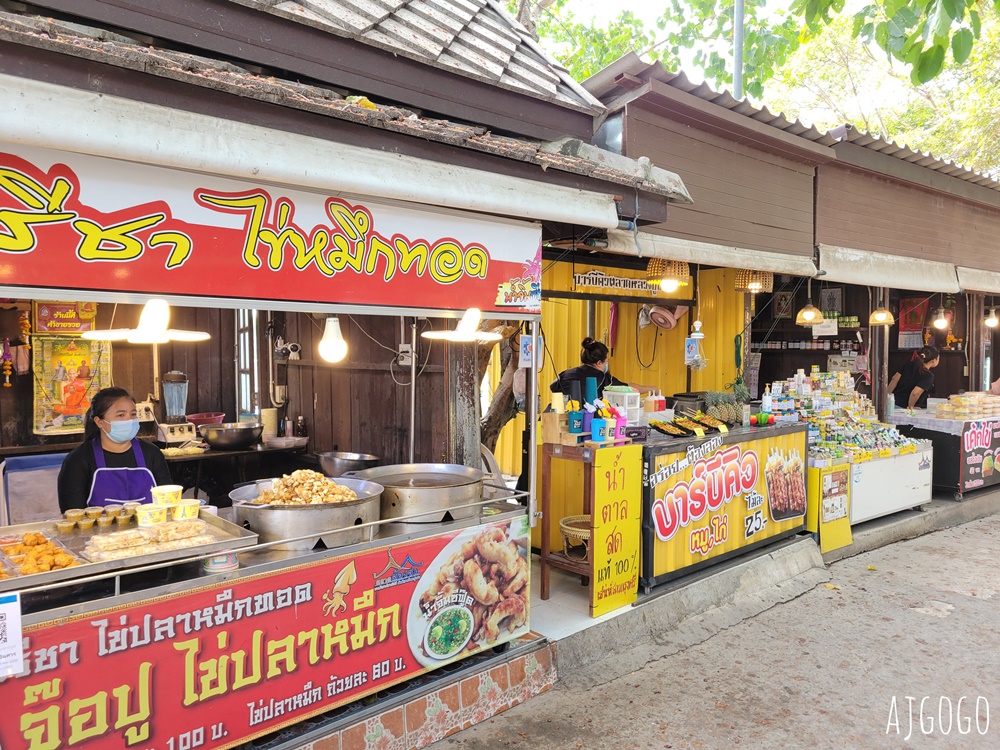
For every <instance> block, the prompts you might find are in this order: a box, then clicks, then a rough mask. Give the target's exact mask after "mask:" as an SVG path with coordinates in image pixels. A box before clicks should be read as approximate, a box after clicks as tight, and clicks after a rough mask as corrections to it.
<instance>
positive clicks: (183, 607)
mask: <svg viewBox="0 0 1000 750" xmlns="http://www.w3.org/2000/svg"><path fill="white" fill-rule="evenodd" d="M527 543H528V541H527V518H526V517H523V516H522V517H519V518H516V519H514V520H512V521H509V522H502V523H494V524H487V525H483V526H476V527H473V528H469V529H464V530H461V531H452V532H449V533H446V534H442V535H439V536H434V537H430V538H425V539H419V540H415V541H411V542H405V543H403V544H399V545H395V546H392V547H382V548H378V549H373V550H369V551H366V552H364V553H361V554H357V555H345V556H343V557H337V558H331V559H328V560H324V561H322V562H318V563H313V564H309V565H302V566H298V567H294V568H286V569H283V570H281V571H279V572H275V573H268V574H261V575H257V576H252V577H247V578H240V579H237V580H235V581H231V582H226V583H222V584H216V585H211V586H206V587H204V588H200V589H196V590H193V591H188V592H184V593H180V594H176V595H173V596H164V597H160V598H156V599H151V600H149V601H145V602H141V603H138V604H133V605H127V606H121V607H115V608H112V609H107V610H103V611H100V612H96V613H91V614H86V615H81V616H77V617H72V618H69V619H66V620H62V621H58V622H50V623H44V624H41V625H35V626H29V627H26V628H25V631H24V644H25V646H24V657H25V671H24V673H23V674H21V675H19V676H17V677H12V678H9V679H7V680H5V681H3V682H0V705H2V706H3V707H4V710H5V711H6V716H7V718H5V719H4V720H3V721H0V747H3V748H5V749H6V748H26V749H27V750H43V749H44V750H58V748H67V747H80V748H86V749H87V750H90V749H91V748H116V749H120V748H142V749H143V750H152V749H153V748H157V749H159V750H189V749H191V750H193V749H194V748H228V747H233V746H234V745H238V744H240V743H242V742H246V741H248V740H251V739H254V738H256V737H259V736H262V735H265V734H269V733H271V732H274V731H276V730H278V729H281V728H283V727H285V726H288V725H290V724H294V723H296V722H298V721H301V720H302V719H305V718H307V717H310V716H314V715H316V714H319V713H322V712H324V711H328V710H330V709H331V708H334V707H336V706H338V705H341V704H344V703H347V702H350V701H354V700H357V699H358V698H361V697H363V696H365V695H368V694H370V693H373V692H375V691H377V690H381V689H384V688H386V687H389V686H391V685H393V684H395V683H398V682H400V681H403V680H407V679H410V678H412V677H414V676H415V675H418V674H421V673H423V672H426V671H428V670H430V669H433V668H435V667H437V666H441V665H443V664H446V663H448V662H450V661H455V660H457V659H461V658H464V657H466V656H469V655H470V654H473V653H476V652H477V651H480V650H482V649H484V648H490V647H492V646H495V645H498V644H500V643H502V642H504V641H507V640H509V639H511V638H516V637H519V636H521V635H523V634H525V633H526V632H527V630H528V564H527V559H526V548H527Z"/></svg>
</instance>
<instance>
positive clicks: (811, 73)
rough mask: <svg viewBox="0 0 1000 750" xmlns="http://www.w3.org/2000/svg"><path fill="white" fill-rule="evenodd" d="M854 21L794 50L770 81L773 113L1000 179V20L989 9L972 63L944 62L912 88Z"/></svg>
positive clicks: (835, 24) (834, 25)
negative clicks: (864, 135)
mask: <svg viewBox="0 0 1000 750" xmlns="http://www.w3.org/2000/svg"><path fill="white" fill-rule="evenodd" d="M852 34H853V29H852V19H849V18H840V19H834V20H833V21H832V22H831V24H830V26H829V28H827V29H825V30H824V31H823V33H822V34H820V35H819V36H818V37H816V38H815V39H813V40H812V41H810V43H809V44H808V45H803V46H802V47H800V48H799V49H798V50H797V51H796V52H795V53H794V54H792V55H791V56H790V57H789V58H788V60H787V62H786V64H785V65H784V66H783V67H782V69H781V70H780V71H779V72H778V74H777V75H776V76H775V78H774V80H773V81H772V82H771V83H770V84H769V85H768V89H767V91H766V92H765V95H764V102H765V104H767V106H768V107H769V108H770V109H772V110H775V111H780V112H784V113H785V114H786V115H787V116H789V117H792V118H800V119H803V120H805V121H806V122H809V123H811V124H814V125H816V127H818V128H819V129H820V130H828V129H830V128H832V127H834V126H836V125H840V124H843V123H851V124H852V125H854V126H855V127H857V128H858V129H860V130H864V131H866V132H869V133H872V134H875V135H879V136H882V137H883V138H887V139H890V140H894V141H897V142H900V143H904V144H906V145H907V146H909V147H910V148H913V149H916V150H920V151H925V152H930V153H933V154H935V155H936V156H939V157H942V158H946V159H950V160H953V161H956V162H958V163H960V164H962V165H963V166H966V167H970V168H972V169H976V170H977V171H981V172H985V173H987V174H990V175H992V176H994V177H998V176H1000V20H998V16H997V14H996V13H995V12H994V11H992V10H988V11H987V12H986V13H985V15H984V17H983V19H982V27H981V35H980V39H979V41H978V42H977V44H976V45H975V47H974V48H973V50H972V52H971V54H970V56H969V58H968V60H966V62H965V63H964V64H958V63H956V62H954V60H952V61H950V62H947V63H946V64H945V65H944V67H943V69H942V71H941V72H940V73H939V75H938V76H937V77H935V78H934V79H933V80H931V81H929V82H927V83H925V84H922V85H919V86H918V85H914V84H913V82H912V80H911V77H910V75H909V74H907V73H905V72H904V71H903V70H902V68H903V66H901V65H899V64H898V63H895V64H894V61H893V60H892V59H891V58H886V56H885V55H883V54H882V53H881V52H880V51H879V50H878V49H877V48H875V45H874V43H873V44H868V45H865V44H862V43H860V42H859V40H858V39H855V38H854V37H853V35H852Z"/></svg>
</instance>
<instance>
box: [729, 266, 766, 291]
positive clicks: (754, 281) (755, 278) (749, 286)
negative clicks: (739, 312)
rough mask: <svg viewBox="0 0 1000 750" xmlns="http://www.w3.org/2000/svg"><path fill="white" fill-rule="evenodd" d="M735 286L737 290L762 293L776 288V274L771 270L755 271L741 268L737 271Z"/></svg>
mask: <svg viewBox="0 0 1000 750" xmlns="http://www.w3.org/2000/svg"><path fill="white" fill-rule="evenodd" d="M733 288H734V289H735V290H736V291H737V292H744V293H748V294H760V293H761V292H770V291H771V290H772V289H774V274H773V273H771V272H770V271H753V270H750V269H740V270H738V271H737V272H736V281H735V282H734V283H733Z"/></svg>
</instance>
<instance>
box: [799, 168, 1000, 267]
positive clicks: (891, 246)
mask: <svg viewBox="0 0 1000 750" xmlns="http://www.w3.org/2000/svg"><path fill="white" fill-rule="evenodd" d="M816 185H817V193H816V242H817V244H824V245H836V246H839V247H850V248H855V249H858V250H870V251H872V252H878V253H886V254H889V255H897V256H903V257H908V258H921V259H923V260H936V261H946V262H948V263H954V264H956V265H963V266H970V267H972V268H983V269H988V270H991V271H1000V240H998V239H997V238H998V236H1000V210H996V209H991V208H987V207H985V206H980V205H977V204H974V203H969V202H964V201H961V200H959V199H958V198H955V197H953V196H944V195H941V194H939V193H935V192H932V191H930V190H925V189H922V188H918V187H915V186H913V185H908V184H906V183H902V182H898V181H895V180H890V179H887V178H885V177H880V176H878V175H875V174H872V173H870V172H864V171H861V170H859V169H854V168H850V167H846V166H843V165H840V164H836V163H833V162H831V163H829V164H823V165H821V166H820V167H819V169H818V170H817V177H816ZM891 282H892V280H891V279H875V280H873V283H884V284H886V285H888V286H891Z"/></svg>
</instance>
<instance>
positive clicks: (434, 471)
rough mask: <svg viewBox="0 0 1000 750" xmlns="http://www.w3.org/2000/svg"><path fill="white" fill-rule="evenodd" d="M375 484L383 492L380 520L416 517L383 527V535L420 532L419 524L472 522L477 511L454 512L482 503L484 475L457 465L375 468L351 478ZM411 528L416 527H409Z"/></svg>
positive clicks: (356, 473) (478, 471)
mask: <svg viewBox="0 0 1000 750" xmlns="http://www.w3.org/2000/svg"><path fill="white" fill-rule="evenodd" d="M351 476H352V477H355V478H357V479H366V480H368V481H370V482H378V483H379V484H380V485H382V486H383V487H384V488H385V489H384V490H383V492H382V520H383V521H384V520H385V519H387V518H400V517H402V516H410V515H415V516H416V517H415V518H408V519H406V521H405V522H401V523H396V524H392V525H385V524H384V525H383V535H385V534H388V533H403V532H406V531H413V530H416V529H419V528H421V527H420V526H419V524H427V523H440V522H441V521H446V520H449V519H458V518H471V517H472V516H474V515H476V513H477V512H478V508H476V507H471V508H456V507H455V506H458V505H466V504H468V503H475V502H479V501H480V500H482V499H483V472H482V471H480V470H479V469H473V468H470V467H468V466H460V465H457V464H396V465H394V466H376V467H375V468H372V469H365V470H364V471H357V472H353V473H352V474H351ZM411 524H418V525H417V526H411Z"/></svg>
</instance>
